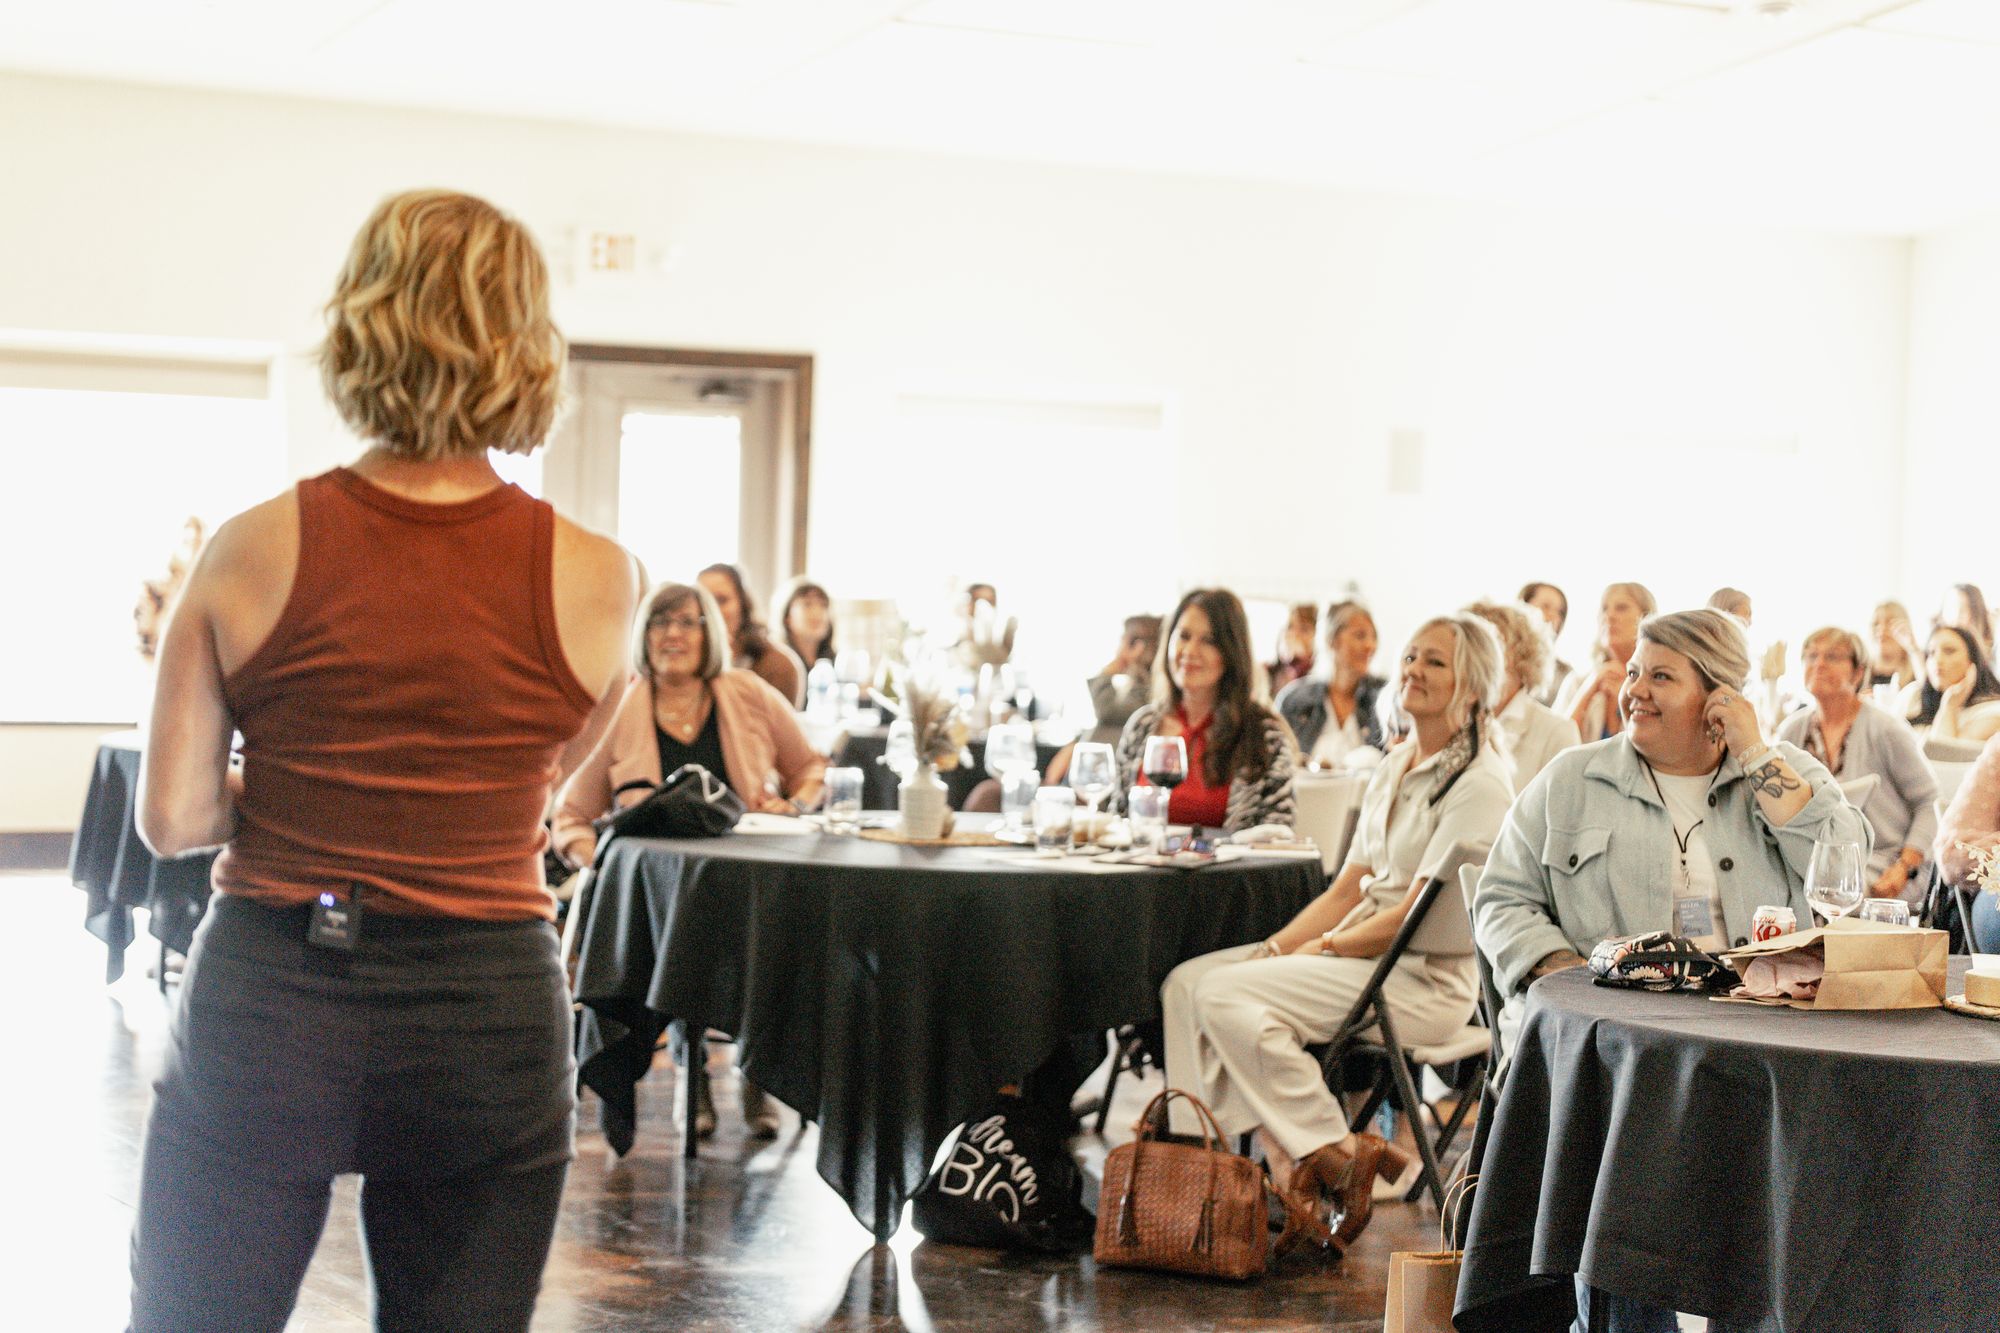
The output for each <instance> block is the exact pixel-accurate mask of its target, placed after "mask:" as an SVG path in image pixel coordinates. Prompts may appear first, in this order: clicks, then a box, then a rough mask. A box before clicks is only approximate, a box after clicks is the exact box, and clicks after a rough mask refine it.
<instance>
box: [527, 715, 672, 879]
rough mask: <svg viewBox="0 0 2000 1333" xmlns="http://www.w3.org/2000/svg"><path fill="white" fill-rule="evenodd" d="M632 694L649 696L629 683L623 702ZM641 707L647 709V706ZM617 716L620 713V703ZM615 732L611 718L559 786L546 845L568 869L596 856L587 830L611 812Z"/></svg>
mask: <svg viewBox="0 0 2000 1333" xmlns="http://www.w3.org/2000/svg"><path fill="white" fill-rule="evenodd" d="M632 690H641V691H647V692H648V693H650V691H648V690H647V686H646V684H645V682H644V681H634V682H633V683H632V686H631V688H630V689H628V690H627V691H626V698H627V699H629V698H630V697H631V693H632ZM645 706H646V707H648V708H650V707H651V704H650V702H648V703H647V704H646V705H645ZM618 712H619V713H620V714H622V713H623V712H624V704H623V703H622V702H621V705H620V707H619V709H618ZM618 732H619V727H618V723H617V719H616V718H615V717H614V719H613V721H612V723H611V725H610V726H609V727H608V728H607V729H606V730H605V732H604V734H603V735H602V736H600V737H599V738H598V742H597V744H596V745H595V746H594V747H593V748H592V749H591V751H590V753H589V754H588V755H586V756H585V757H584V760H583V762H582V763H581V764H579V765H577V769H576V772H574V773H572V774H570V777H569V781H568V782H565V783H564V784H563V788H562V794H561V795H560V796H559V797H558V798H557V800H556V814H555V819H554V821H553V824H552V831H551V834H550V841H552V842H553V843H554V844H555V848H556V851H558V852H560V853H561V854H562V856H563V859H564V860H566V861H568V862H569V863H570V864H571V865H588V864H589V863H590V861H591V860H592V859H593V858H594V857H595V856H596V855H597V830H596V829H595V828H592V827H591V821H592V820H594V819H596V818H597V817H598V816H600V815H602V814H604V813H605V812H607V811H608V810H610V809H611V766H612V764H613V763H614V762H615V761H616V760H617V758H618V756H617V754H616V752H615V751H616V747H617V741H618Z"/></svg>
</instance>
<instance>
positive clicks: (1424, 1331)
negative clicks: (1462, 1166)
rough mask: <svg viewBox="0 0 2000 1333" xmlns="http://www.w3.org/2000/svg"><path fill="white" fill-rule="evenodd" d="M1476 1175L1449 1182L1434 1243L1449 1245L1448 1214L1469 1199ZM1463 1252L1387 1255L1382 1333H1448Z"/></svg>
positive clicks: (1444, 1251) (1423, 1252)
mask: <svg viewBox="0 0 2000 1333" xmlns="http://www.w3.org/2000/svg"><path fill="white" fill-rule="evenodd" d="M1478 1179H1479V1177H1478V1176H1466V1177H1464V1178H1463V1179H1461V1180H1458V1181H1456V1182H1454V1183H1453V1185H1452V1187H1451V1191H1450V1192H1449V1193H1448V1194H1446V1195H1445V1198H1444V1210H1443V1212H1441V1213H1440V1214H1439V1215H1438V1244H1439V1246H1440V1247H1442V1246H1445V1245H1449V1244H1450V1243H1451V1234H1452V1215H1453V1214H1454V1212H1456V1211H1458V1210H1460V1209H1462V1208H1464V1206H1465V1201H1466V1200H1467V1199H1470V1198H1471V1197H1472V1186H1473V1184H1474V1183H1475V1182H1477V1181H1478ZM1462 1254H1463V1252H1462V1251H1459V1250H1447V1249H1443V1248H1439V1249H1436V1250H1431V1251H1418V1252H1411V1251H1407V1250H1397V1251H1396V1252H1394V1253H1392V1254H1391V1255H1390V1256H1389V1293H1388V1300H1387V1301H1386V1302H1385V1303H1384V1306H1383V1310H1382V1333H1452V1328H1451V1305H1452V1302H1453V1301H1454V1300H1456V1299H1457V1298H1458V1266H1459V1260H1460V1258H1461V1257H1462Z"/></svg>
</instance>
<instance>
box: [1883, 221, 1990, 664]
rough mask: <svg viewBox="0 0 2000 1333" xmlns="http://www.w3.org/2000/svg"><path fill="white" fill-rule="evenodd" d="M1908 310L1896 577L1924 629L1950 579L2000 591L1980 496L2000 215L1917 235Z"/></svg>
mask: <svg viewBox="0 0 2000 1333" xmlns="http://www.w3.org/2000/svg"><path fill="white" fill-rule="evenodd" d="M1911 310H1912V317H1911V324H1910V365H1909V382H1910V412H1909V436H1908V446H1907V449H1906V452H1905V454H1904V462H1903V466H1904V477H1905V483H1904V486H1905V489H1904V496H1903V507H1902V517H1903V524H1904V531H1905V532H1906V533H1907V534H1908V540H1907V541H1906V543H1905V546H1906V548H1907V551H1908V555H1907V565H1906V575H1907V577H1906V578H1905V580H1904V582H1903V584H1902V587H1903V588H1904V589H1905V590H1907V591H1908V593H1909V595H1910V596H1909V606H1910V610H1911V612H1912V613H1913V614H1914V615H1915V616H1916V617H1917V621H1918V627H1919V632H1921V631H1922V626H1923V625H1924V624H1925V623H1926V622H1927V621H1928V619H1929V617H1930V616H1931V615H1932V613H1934V612H1935V611H1936V610H1937V608H1938V603H1939V601H1940V600H1941V594H1942V592H1943V590H1944V588H1945V587H1946V586H1947V585H1949V584H1952V583H1977V584H1979V585H1980V586H1981V588H1982V589H1983V590H1984V591H1985V593H1986V595H1987V597H1988V598H1989V599H1991V598H1993V597H1995V596H1996V595H2000V544H1996V542H1995V539H1994V536H1993V533H1992V531H1991V529H1990V527H1989V526H1988V519H1989V516H1990V514H1991V512H1992V511H1991V510H1988V509H1987V508H1986V507H1985V505H1984V502H1983V501H1982V500H1981V498H1980V497H1981V496H1983V495H1984V494H1985V493H1986V487H1987V486H1989V485H1990V484H1991V482H1992V479H1993V477H1994V476H1995V473H1996V467H1995V465H1996V462H2000V444H1996V442H2000V373H1996V372H1997V371H2000V219H1990V220H1987V221H1985V222H1981V223H1976V224H1972V225H1968V226H1964V227H1960V228H1956V229H1954V230H1951V231H1946V232H1939V233H1936V234H1933V235H1930V236H1926V237H1924V238H1922V239H1921V240H1920V241H1919V242H1918V243H1917V246H1916V259H1915V266H1914V273H1913V276H1912V295H1911Z"/></svg>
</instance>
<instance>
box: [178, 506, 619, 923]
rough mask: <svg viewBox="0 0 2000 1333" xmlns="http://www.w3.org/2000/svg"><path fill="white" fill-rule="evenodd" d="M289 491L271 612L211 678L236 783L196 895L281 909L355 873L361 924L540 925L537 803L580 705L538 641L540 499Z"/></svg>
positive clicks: (542, 554) (546, 587) (545, 642)
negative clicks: (240, 653) (287, 535)
mask: <svg viewBox="0 0 2000 1333" xmlns="http://www.w3.org/2000/svg"><path fill="white" fill-rule="evenodd" d="M298 504H299V563H298V572H297V574H296V575H295V576H294V578H293V581H292V590H291V595H290V597H289V599H288V600H287V602H286V604H285V609H284V612H283V613H282V614H281V616H280V617H279V620H278V624H277V628H275V629H274V630H272V632H271V636H270V638H269V639H267V640H266V641H265V642H264V643H263V645H262V646H260V647H259V648H258V649H257V651H256V652H255V653H254V654H253V655H252V656H251V658H250V660H249V661H247V662H245V663H244V664H243V665H242V666H241V667H240V668H238V669H237V670H236V671H234V672H232V673H231V674H230V676H229V678H228V679H227V680H226V681H224V682H223V694H224V697H225V698H226V700H227V701H228V704H229V709H230V712H231V714H232V715H233V716H234V718H235V721H236V725H237V728H238V729H239V730H240V731H241V732H242V733H243V792H242V795H241V797H240V798H239V799H238V801H237V803H236V809H237V816H238V822H237V829H236V835H235V836H234V837H233V838H231V839H230V841H229V845H228V846H227V847H226V848H224V850H223V853H222V856H221V858H220V859H219V860H218V861H217V862H216V866H215V886H216V888H217V889H219V890H221V891H222V892H224V893H233V894H237V895H239V896H241V897H244V898H249V899H253V900H255V901H258V902H262V903H267V904H270V905H272V906H296V905H298V904H301V903H306V902H310V901H312V900H313V899H314V898H315V897H317V896H318V895H319V894H320V893H321V892H323V891H326V890H332V891H333V892H335V893H338V894H341V895H343V896H345V894H346V893H347V892H348V891H349V889H350V888H351V887H353V886H356V885H358V886H360V889H361V901H362V907H363V911H364V921H365V916H366V913H367V912H371V911H383V912H388V913H397V914H404V915H425V916H450V917H461V918H466V919H470V920H477V921H520V920H531V919H534V918H537V917H540V918H545V919H546V918H551V917H553V916H554V914H555V904H554V900H553V899H552V898H551V897H550V895H549V893H548V891H547V890H546V889H545V888H544V887H543V885H542V865H541V853H542V849H543V847H544V846H546V844H547V835H546V833H545V832H544V830H543V827H542V815H543V812H544V809H545V806H546V803H547V800H548V793H549V785H550V783H551V782H553V781H554V779H555V777H556V774H557V765H558V762H559V756H560V754H561V751H562V747H563V745H564V744H565V743H566V742H567V741H568V740H569V739H570V738H571V737H572V736H574V735H575V734H576V733H577V732H578V731H579V730H581V729H582V727H583V723H584V720H585V718H586V717H588V716H589V714H590V711H591V707H592V703H593V700H592V699H591V697H590V693H589V691H587V690H586V689H585V688H584V687H583V685H582V684H581V683H580V682H579V681H578V680H577V679H576V676H575V674H574V673H573V672H572V671H571V670H570V668H569V664H568V661H567V660H566V659H565V658H564V656H563V653H562V646H561V644H560V642H559V641H558V639H557V637H556V622H555V602H554V594H553V589H552V584H551V571H552V565H553V558H552V551H553V547H554V533H555V513H554V511H553V510H552V509H550V507H549V506H548V505H546V504H544V503H542V502H541V501H539V500H536V499H534V498H532V497H531V496H529V495H528V494H527V493H526V492H524V491H522V490H521V489H520V488H518V487H516V486H511V485H509V486H501V487H498V488H497V489H495V490H491V491H488V492H487V493H485V494H484V495H480V496H476V497H474V498H473V499H470V500H464V501H459V502H456V503H451V504H426V503H422V502H419V501H415V500H408V499H405V498H403V497H402V496H399V495H394V494H392V493H390V492H388V491H385V490H383V489H382V488H380V487H378V486H375V485H373V484H372V483H370V482H368V481H365V480H363V479H362V478H361V477H360V476H358V475H356V474H355V473H353V472H350V471H348V470H347V469H346V468H336V469H334V470H333V471H332V472H328V473H326V474H325V475H323V476H318V477H313V478H311V479H310V480H307V481H302V482H300V483H299V485H298ZM364 929H365V926H364Z"/></svg>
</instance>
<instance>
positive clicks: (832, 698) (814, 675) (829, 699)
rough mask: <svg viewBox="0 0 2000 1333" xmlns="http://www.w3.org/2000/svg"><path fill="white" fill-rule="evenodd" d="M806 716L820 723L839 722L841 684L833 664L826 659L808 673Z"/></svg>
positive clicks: (813, 665) (817, 663)
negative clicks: (836, 676) (835, 674)
mask: <svg viewBox="0 0 2000 1333" xmlns="http://www.w3.org/2000/svg"><path fill="white" fill-rule="evenodd" d="M806 714H807V716H809V717H811V718H813V719H814V720H815V721H820V722H834V721H838V720H839V716H840V682H839V681H838V680H837V679H835V677H834V671H833V663H831V662H829V661H827V660H826V659H825V658H824V657H822V658H820V659H819V661H817V662H814V663H813V664H812V670H810V671H808V672H806Z"/></svg>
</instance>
